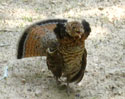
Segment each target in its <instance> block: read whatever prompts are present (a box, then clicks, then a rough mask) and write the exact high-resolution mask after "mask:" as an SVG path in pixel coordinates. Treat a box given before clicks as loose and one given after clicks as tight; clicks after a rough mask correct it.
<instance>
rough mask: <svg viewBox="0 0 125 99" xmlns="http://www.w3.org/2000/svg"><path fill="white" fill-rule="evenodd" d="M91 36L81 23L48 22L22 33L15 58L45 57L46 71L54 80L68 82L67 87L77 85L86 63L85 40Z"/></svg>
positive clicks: (86, 27) (37, 24)
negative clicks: (73, 83) (72, 84)
mask: <svg viewBox="0 0 125 99" xmlns="http://www.w3.org/2000/svg"><path fill="white" fill-rule="evenodd" d="M90 32H91V28H90V26H89V23H88V22H86V21H85V20H83V21H82V22H81V23H80V22H77V21H72V22H68V21H67V20H59V19H57V20H47V21H43V22H39V23H36V24H34V25H32V26H30V27H29V28H28V29H26V31H25V32H24V34H23V36H22V38H21V40H20V42H19V47H18V55H17V58H18V59H20V58H23V57H32V56H47V66H48V69H49V70H51V71H52V73H53V75H54V77H55V78H56V80H58V79H59V78H60V77H66V78H67V85H69V83H71V82H76V83H78V82H80V81H81V79H82V78H83V76H84V71H85V68H86V63H87V60H86V58H87V51H86V49H85V40H86V38H87V37H88V35H89V33H90Z"/></svg>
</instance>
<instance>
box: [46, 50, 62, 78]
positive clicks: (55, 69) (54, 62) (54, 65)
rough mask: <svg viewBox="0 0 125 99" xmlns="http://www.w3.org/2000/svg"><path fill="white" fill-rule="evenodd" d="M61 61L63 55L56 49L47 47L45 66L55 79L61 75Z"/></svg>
mask: <svg viewBox="0 0 125 99" xmlns="http://www.w3.org/2000/svg"><path fill="white" fill-rule="evenodd" d="M63 63H64V62H63V57H62V55H61V54H60V53H59V51H58V49H55V48H54V49H53V48H48V49H47V66H48V69H49V70H51V72H52V73H53V75H54V76H55V77H56V78H57V79H58V78H60V77H61V75H62V68H63Z"/></svg>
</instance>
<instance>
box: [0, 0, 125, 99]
mask: <svg viewBox="0 0 125 99" xmlns="http://www.w3.org/2000/svg"><path fill="white" fill-rule="evenodd" d="M50 18H51V19H52V18H66V19H68V20H69V21H70V20H78V21H81V20H82V19H86V20H87V21H88V22H89V23H90V25H91V28H92V32H91V34H90V36H89V38H88V39H87V40H86V48H87V50H88V64H87V69H86V73H85V76H84V78H83V79H82V81H81V82H80V83H79V84H77V85H76V84H70V87H71V89H72V92H71V94H70V96H67V94H66V86H65V85H62V86H57V85H56V82H55V79H54V78H53V77H52V74H51V72H50V71H48V69H47V66H46V57H42V58H41V57H36V58H25V59H21V60H17V59H16V55H17V53H16V52H17V44H18V40H19V38H20V36H21V35H22V33H23V31H24V30H25V28H26V27H27V26H29V25H30V24H32V23H34V22H37V21H40V20H44V19H50ZM124 38H125V0H0V99H125V53H124V52H125V50H124V48H125V40H124ZM7 68H8V69H7ZM7 70H8V71H7ZM3 75H4V76H6V79H2V77H3Z"/></svg>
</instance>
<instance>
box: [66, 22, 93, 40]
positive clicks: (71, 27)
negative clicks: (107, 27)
mask: <svg viewBox="0 0 125 99" xmlns="http://www.w3.org/2000/svg"><path fill="white" fill-rule="evenodd" d="M65 27H66V32H67V33H68V34H69V35H70V36H71V37H73V38H74V37H77V38H79V39H81V37H84V39H86V38H87V37H88V35H89V34H90V32H91V28H90V25H89V23H88V22H87V21H85V20H83V21H82V22H81V23H80V22H78V21H72V22H68V23H67V24H66V25H65Z"/></svg>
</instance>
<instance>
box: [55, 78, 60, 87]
mask: <svg viewBox="0 0 125 99" xmlns="http://www.w3.org/2000/svg"><path fill="white" fill-rule="evenodd" d="M55 78H56V83H57V85H60V84H61V82H60V81H59V79H58V77H55Z"/></svg>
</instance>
